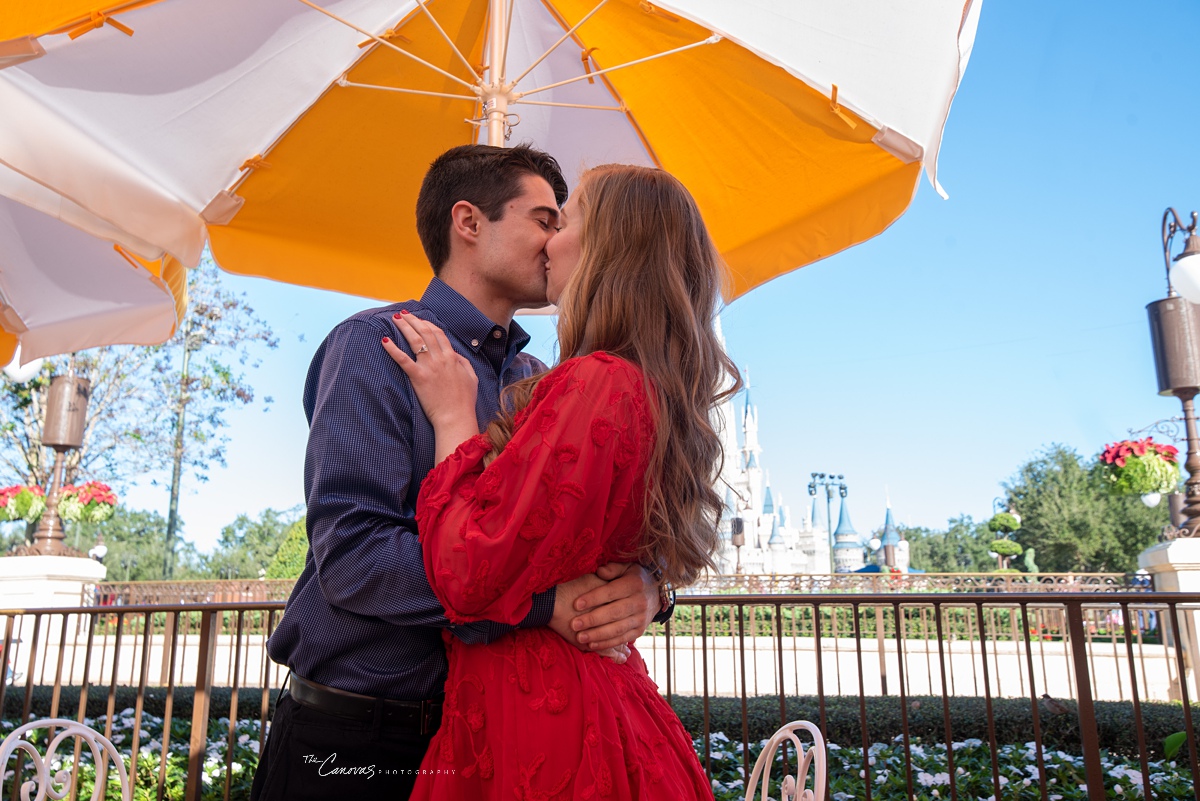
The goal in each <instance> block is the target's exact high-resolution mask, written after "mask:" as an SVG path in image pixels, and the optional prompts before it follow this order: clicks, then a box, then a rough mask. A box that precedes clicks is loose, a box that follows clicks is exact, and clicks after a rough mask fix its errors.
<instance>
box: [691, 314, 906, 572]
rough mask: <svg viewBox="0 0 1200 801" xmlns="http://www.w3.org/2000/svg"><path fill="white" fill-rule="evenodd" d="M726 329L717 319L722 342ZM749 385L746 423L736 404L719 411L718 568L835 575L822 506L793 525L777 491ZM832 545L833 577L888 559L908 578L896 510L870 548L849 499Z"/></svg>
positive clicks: (807, 510) (810, 508) (874, 567)
mask: <svg viewBox="0 0 1200 801" xmlns="http://www.w3.org/2000/svg"><path fill="white" fill-rule="evenodd" d="M720 326H721V323H720V319H718V320H717V334H718V336H720V335H721V327H720ZM722 339H723V337H722ZM749 384H750V382H749V378H747V381H746V388H745V389H744V390H743V392H742V393H741V394H742V399H743V402H744V404H743V407H742V414H741V416H740V419H739V416H738V415H737V414H736V412H735V410H734V405H733V399H732V398H731V399H729V400H727V401H725V403H724V404H723V405H722V406H721V408H720V409H719V410H718V414H717V420H716V421H715V423H716V425H717V426H718V430H719V431H720V432H721V444H722V448H723V450H724V452H725V464H724V467H723V468H722V471H721V476H720V478H719V479H718V481H717V492H718V493H720V494H722V495H723V496H724V498H725V507H724V509H723V511H722V513H721V524H720V534H721V548H720V550H719V552H718V553H717V568H718V570H719V571H720V572H721V573H726V574H729V573H739V572H740V573H760V574H762V573H766V574H772V573H773V574H786V573H829V572H831V562H830V539H831V538H830V536H829V521H827V520H825V519H824V515H822V514H821V513H820V507H821V506H822V504H820V503H816V502H807V503H805V505H804V511H803V512H802V513H801V515H800V516H799V517H794V516H793V515H792V511H791V507H789V506H788V505H787V504H785V503H784V498H783V496H782V494H780V493H779V492H778V491H777V490H775V489H773V488H772V487H771V479H770V475H769V474H768V472H767V471H766V469H765V468H764V467H763V460H762V452H763V449H762V445H761V444H760V443H759V441H758V407H756V406H755V405H754V403H753V402H752V400H751V397H750V386H749ZM739 434H740V437H739ZM832 539H833V543H834V544H833V562H832V568H833V569H832V572H837V573H853V572H876V571H878V570H880V569H881V568H882V567H883V566H884V565H885V564H886V562H885V559H886V558H888V557H890V558H891V560H892V564H893V565H895V566H896V567H897V568H899V569H900V570H901V571H903V572H909V565H908V543H907V542H904V541H903V538H902V536H901V535H900V533H899V530H898V529H897V528H896V525H895V522H894V521H893V519H892V510H891V507H890V505H889V507H888V510H887V518H886V520H885V522H884V530H883V532H882V533H881V535H880V537H879V540H878V541H876V540H871V541H870V542H869V543H868V542H867V541H866V540H865V539H864V538H863V537H862V536H861V535H860V534H859V533H858V532H857V531H855V530H854V525H853V523H851V522H850V511H849V509H848V507H847V506H846V499H845V498H842V499H841V507H840V509H839V511H838V521H837V527H836V528H835V529H834V532H833V538H832ZM877 543H878V544H877ZM901 543H903V544H901ZM885 554H886V555H887V556H885Z"/></svg>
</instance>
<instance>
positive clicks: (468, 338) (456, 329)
mask: <svg viewBox="0 0 1200 801" xmlns="http://www.w3.org/2000/svg"><path fill="white" fill-rule="evenodd" d="M421 304H422V305H423V306H425V307H426V308H427V309H429V310H430V311H432V312H433V313H434V315H436V316H437V319H438V322H439V323H441V325H442V328H443V329H444V330H445V331H446V332H448V333H452V334H454V335H455V336H456V337H458V338H459V339H460V340H462V342H463V344H464V345H466V346H467V347H469V348H470V349H471V350H473V351H475V352H476V353H478V352H479V348H480V346H482V345H483V343H484V342H486V341H487V338H488V337H490V336H491V335H492V331H493V330H494V329H495V328H497V323H496V322H495V321H493V320H492V319H491V318H489V317H488V316H487V315H485V314H484V313H483V312H481V311H480V310H479V309H477V308H475V304H473V303H471V301H469V300H467V299H466V298H464V297H463V296H462V295H460V294H459V293H458V292H457V291H455V290H454V289H453V288H451V286H450V285H449V284H447V283H446V282H445V281H443V280H442V279H440V278H438V277H437V276H434V278H433V280H431V281H430V282H429V286H427V287H425V293H424V294H423V295H421ZM529 339H530V337H529V334H528V333H526V331H525V329H524V328H522V327H521V326H519V325H518V324H517V321H516V320H513V321H512V322H511V323H509V326H508V358H507V359H506V360H505V361H508V360H509V359H511V358H512V357H513V356H515V355H516V354H518V353H520V352H521V350H522V349H524V347H525V346H526V345H528V344H529Z"/></svg>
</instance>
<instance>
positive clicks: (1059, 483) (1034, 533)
mask: <svg viewBox="0 0 1200 801" xmlns="http://www.w3.org/2000/svg"><path fill="white" fill-rule="evenodd" d="M1004 489H1005V492H1006V493H1007V495H1008V502H1009V507H1010V508H1011V509H1013V510H1014V511H1016V512H1017V513H1018V514H1020V516H1021V528H1020V529H1019V530H1018V531H1017V532H1015V534H1014V535H1013V538H1014V539H1015V540H1016V541H1017V542H1018V543H1019V544H1020V545H1022V546H1024V547H1026V548H1035V549H1036V552H1037V562H1038V565H1039V567H1040V568H1041V569H1042V570H1045V571H1049V572H1057V573H1066V572H1073V571H1074V572H1122V573H1126V572H1132V571H1134V570H1136V569H1137V555H1138V553H1139V552H1141V551H1142V550H1144V549H1146V548H1147V547H1149V546H1150V545H1153V544H1154V543H1155V542H1157V540H1158V535H1159V533H1160V532H1161V531H1162V527H1163V526H1164V525H1165V524H1166V523H1167V518H1168V512H1167V505H1166V504H1162V505H1160V506H1158V507H1156V508H1154V509H1149V508H1147V507H1146V506H1145V505H1144V504H1143V503H1142V502H1141V501H1140V500H1139V499H1138V498H1137V497H1136V496H1117V495H1113V494H1111V493H1110V492H1109V491H1108V487H1107V485H1106V484H1105V482H1104V479H1103V477H1102V476H1101V474H1100V469H1099V466H1098V464H1097V462H1096V460H1095V459H1092V460H1090V461H1087V460H1084V459H1083V458H1082V457H1080V455H1079V454H1078V453H1076V452H1075V451H1074V450H1071V449H1070V448H1067V447H1065V446H1063V445H1051V446H1050V447H1049V448H1047V449H1046V450H1045V451H1043V452H1042V453H1041V454H1039V455H1038V456H1036V457H1034V458H1033V459H1030V460H1029V461H1027V462H1026V463H1025V464H1023V465H1021V467H1020V468H1019V469H1018V470H1017V473H1016V475H1015V476H1013V477H1012V478H1011V479H1009V481H1008V482H1006V483H1005V484H1004Z"/></svg>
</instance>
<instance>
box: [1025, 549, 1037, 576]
mask: <svg viewBox="0 0 1200 801" xmlns="http://www.w3.org/2000/svg"><path fill="white" fill-rule="evenodd" d="M1033 556H1034V553H1033V548H1026V549H1025V556H1024V557H1023V558H1022V560H1021V561H1022V562H1024V564H1025V572H1026V573H1036V572H1038V566H1037V562H1035V561H1033Z"/></svg>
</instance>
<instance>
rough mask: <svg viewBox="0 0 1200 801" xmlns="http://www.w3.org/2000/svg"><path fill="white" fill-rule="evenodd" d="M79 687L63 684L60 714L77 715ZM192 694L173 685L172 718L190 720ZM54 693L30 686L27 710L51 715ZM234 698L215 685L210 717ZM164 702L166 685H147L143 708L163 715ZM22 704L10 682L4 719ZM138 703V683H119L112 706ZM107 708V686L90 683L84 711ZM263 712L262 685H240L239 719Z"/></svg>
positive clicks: (270, 707)
mask: <svg viewBox="0 0 1200 801" xmlns="http://www.w3.org/2000/svg"><path fill="white" fill-rule="evenodd" d="M79 689H80V688H79V687H78V686H64V687H62V688H61V692H60V693H59V699H58V713H57V716H58V717H60V718H70V719H71V720H75V719H77V718H78V715H79ZM194 695H195V688H193V687H176V688H175V691H174V698H175V701H174V704H173V705H172V708H171V717H172V719H174V720H191V719H192V700H193V697H194ZM53 697H54V688H53V687H52V686H49V685H38V686H35V687H34V688H33V692H32V693H31V703H30V708H29V712H30V714H32V715H33V716H34V717H35V718H48V717H50V706H51V703H52V700H53ZM278 697H279V691H278V690H270V691H269V693H268V696H267V701H268V703H267V717H268V719H269V718H270V716H271V715H273V714H274V713H275V701H276V700H277V699H278ZM232 698H233V689H232V688H230V687H214V688H213V689H212V694H211V696H210V700H209V704H208V711H209V717H210V718H217V717H228V716H229V702H230V700H231V699H232ZM166 703H167V688H166V687H147V688H146V693H145V696H144V697H143V699H142V709H143V711H144V712H145V713H146V714H148V715H155V716H157V717H163V716H164V715H165V714H166ZM24 704H25V692H24V688H23V687H19V686H17V687H13V686H10V687H9V688H8V691H7V692H6V693H5V694H4V709H3V714H2V716H3V717H4V718H6V719H10V720H11V719H15V718H19V717H20V716H21V710H22V708H23V707H24ZM136 706H137V687H118V688H117V689H116V693H115V698H114V701H113V709H114V710H121V709H133V708H136ZM107 712H108V687H89V688H88V698H87V710H86V711H85V712H84V715H85V716H86V717H89V718H96V717H100V716H101V715H104V714H106V713H107ZM261 713H262V689H261V688H259V687H240V688H238V708H237V717H238V718H242V719H252V720H257V719H258V718H259V716H260V715H261Z"/></svg>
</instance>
